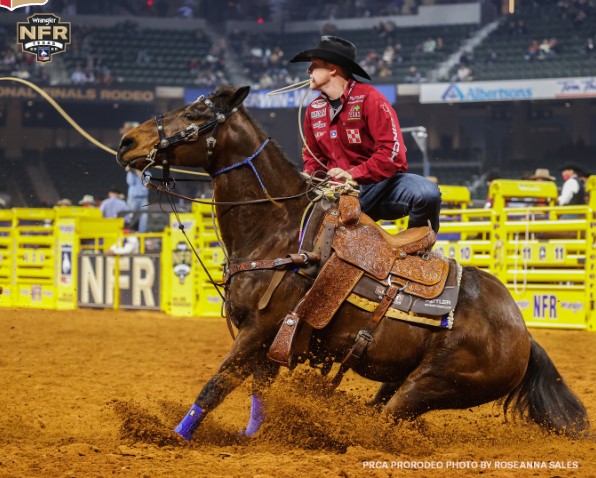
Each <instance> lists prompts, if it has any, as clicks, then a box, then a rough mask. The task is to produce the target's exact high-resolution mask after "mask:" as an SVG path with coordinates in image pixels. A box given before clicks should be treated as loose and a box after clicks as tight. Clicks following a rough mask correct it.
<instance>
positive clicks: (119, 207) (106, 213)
mask: <svg viewBox="0 0 596 478" xmlns="http://www.w3.org/2000/svg"><path fill="white" fill-rule="evenodd" d="M120 195H121V192H120V190H118V188H111V189H110V191H109V192H108V197H107V198H106V199H104V200H103V201H102V202H101V204H100V205H99V209H100V210H101V214H102V216H103V217H106V218H114V217H118V216H119V214H120V213H121V212H124V211H128V206H127V205H126V202H125V201H124V200H123V199H121V198H120Z"/></svg>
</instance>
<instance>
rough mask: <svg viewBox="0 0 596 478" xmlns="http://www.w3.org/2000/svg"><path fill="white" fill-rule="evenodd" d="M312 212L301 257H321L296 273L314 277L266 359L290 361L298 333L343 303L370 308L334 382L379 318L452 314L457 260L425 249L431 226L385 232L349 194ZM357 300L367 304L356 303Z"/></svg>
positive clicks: (360, 350)
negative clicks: (369, 315) (368, 314)
mask: <svg viewBox="0 0 596 478" xmlns="http://www.w3.org/2000/svg"><path fill="white" fill-rule="evenodd" d="M315 216H317V212H313V213H312V215H311V220H309V225H308V227H307V230H306V232H305V233H304V236H305V240H303V242H302V246H301V252H302V254H303V255H304V257H308V258H311V259H312V258H313V257H317V258H320V261H319V263H318V264H316V265H313V264H312V263H311V264H309V265H308V266H307V267H305V268H304V269H303V270H302V273H303V274H304V275H307V276H310V277H313V276H314V277H315V278H314V282H313V284H312V286H311V288H310V289H309V290H308V292H307V293H306V294H305V296H304V297H303V298H302V299H301V300H300V301H299V302H298V304H297V305H296V307H295V308H294V310H293V311H292V312H290V313H289V314H287V315H286V317H285V318H284V319H283V321H282V323H281V326H280V329H279V331H278V333H277V335H276V337H275V340H274V341H273V344H272V345H271V347H270V349H269V353H268V357H269V358H270V359H271V360H273V361H275V362H278V363H281V364H283V365H286V366H291V365H292V352H293V345H294V342H295V340H296V336H297V332H298V331H299V330H300V329H309V328H311V327H312V328H314V329H321V328H323V327H325V326H326V325H327V324H329V322H330V321H331V320H332V319H333V317H334V315H335V313H336V312H337V310H338V309H339V308H340V306H341V305H342V304H343V303H344V302H345V301H348V302H350V303H352V304H354V305H356V306H357V307H361V308H363V309H365V310H370V311H371V312H372V316H371V318H370V319H369V322H368V324H367V326H366V327H365V328H364V329H361V330H360V331H358V333H357V336H356V341H355V343H354V345H353V347H352V348H351V349H350V351H349V352H348V353H347V355H346V357H345V358H344V360H343V361H342V364H341V366H340V370H339V372H338V373H337V375H336V376H335V378H334V381H333V383H334V385H335V386H337V385H338V384H339V382H340V381H341V378H342V377H343V374H344V373H345V372H346V371H347V370H348V369H349V368H351V367H352V366H353V364H354V363H355V361H356V360H358V359H359V358H361V357H362V356H363V354H364V352H365V351H366V348H367V346H368V344H369V343H370V342H371V341H372V340H373V332H374V330H375V328H376V326H377V325H378V323H379V322H380V321H381V319H383V317H384V316H386V315H387V316H390V317H394V318H398V319H399V318H402V319H403V318H407V317H421V318H422V320H412V321H413V322H419V323H425V321H424V317H429V320H430V321H433V320H434V322H437V318H438V322H442V321H444V319H446V318H447V317H449V316H450V317H451V318H452V312H453V309H454V308H455V305H456V303H457V296H458V286H459V284H458V278H459V276H460V270H459V266H458V265H457V264H456V263H455V261H452V260H449V259H446V258H445V257H443V256H442V255H439V254H435V253H432V252H431V248H432V246H433V244H434V243H435V240H436V234H435V232H434V231H433V230H432V229H431V228H430V227H415V228H410V229H407V230H406V231H403V232H401V233H399V234H397V235H391V234H389V233H387V232H386V231H385V230H384V229H383V228H381V227H380V226H379V225H378V224H376V223H375V222H374V221H373V220H372V219H371V218H369V217H368V216H367V215H366V214H363V213H362V212H361V210H360V205H359V202H358V198H357V197H355V196H351V195H341V196H340V197H339V201H338V202H337V204H336V205H333V206H331V207H330V208H329V209H327V210H326V211H325V210H319V211H318V218H316V217H315ZM321 216H322V219H321ZM313 224H314V225H313ZM309 236H310V237H309ZM309 248H310V251H308V252H304V251H305V250H307V249H309ZM311 262H312V261H311ZM304 265H306V263H305V264H304ZM362 301H365V302H366V304H368V305H369V307H368V308H367V307H364V306H362ZM370 304H373V307H372V308H371V307H370ZM388 312H392V313H388ZM396 314H397V316H396ZM450 314H451V315H450ZM406 320H407V319H406ZM426 323H431V322H426ZM310 330H311V331H312V329H310Z"/></svg>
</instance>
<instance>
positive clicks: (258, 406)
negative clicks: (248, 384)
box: [241, 360, 279, 437]
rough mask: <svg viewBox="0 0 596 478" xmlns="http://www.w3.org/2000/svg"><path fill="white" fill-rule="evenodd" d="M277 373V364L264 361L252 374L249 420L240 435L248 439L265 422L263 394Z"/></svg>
mask: <svg viewBox="0 0 596 478" xmlns="http://www.w3.org/2000/svg"><path fill="white" fill-rule="evenodd" d="M278 372H279V364H278V363H275V362H272V361H270V360H267V361H265V362H264V363H262V364H261V367H259V368H258V369H257V370H255V371H254V373H253V382H252V402H251V406H250V418H249V420H248V425H247V426H246V428H245V429H244V430H242V432H241V433H242V434H243V435H245V436H247V437H250V436H253V435H254V434H255V433H257V432H258V431H259V428H261V425H262V424H263V422H264V421H265V406H264V403H263V394H264V393H265V390H267V389H268V388H269V387H270V386H271V383H272V382H273V380H275V377H276V376H277V373H278Z"/></svg>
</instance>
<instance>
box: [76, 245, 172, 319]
mask: <svg viewBox="0 0 596 478" xmlns="http://www.w3.org/2000/svg"><path fill="white" fill-rule="evenodd" d="M116 268H117V269H116ZM160 275H161V271H160V256H159V254H143V255H130V256H106V255H104V254H80V255H79V280H78V304H79V306H80V307H101V308H104V307H114V301H115V298H116V297H118V307H119V308H120V309H148V310H160V303H159V293H160V283H159V279H160ZM116 277H117V279H116ZM116 281H117V283H118V288H117V290H116Z"/></svg>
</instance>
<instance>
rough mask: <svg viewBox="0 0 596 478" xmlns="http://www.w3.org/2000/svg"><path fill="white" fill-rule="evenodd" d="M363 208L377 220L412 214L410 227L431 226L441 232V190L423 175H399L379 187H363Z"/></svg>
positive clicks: (372, 185) (368, 185) (361, 194)
mask: <svg viewBox="0 0 596 478" xmlns="http://www.w3.org/2000/svg"><path fill="white" fill-rule="evenodd" d="M360 207H361V208H362V212H364V213H365V214H368V215H369V216H370V217H371V218H372V219H374V220H375V221H379V220H381V219H386V220H393V219H399V218H400V217H404V216H407V215H409V216H410V219H409V221H408V227H419V226H426V225H428V221H430V223H431V226H432V228H433V230H434V231H435V232H438V230H439V214H440V212H441V191H439V187H438V186H437V185H436V184H434V183H432V182H430V181H429V180H428V179H426V178H425V177H423V176H419V175H417V174H410V173H397V174H395V175H393V176H391V177H390V178H388V179H385V180H384V181H381V182H380V183H376V184H367V185H364V186H360Z"/></svg>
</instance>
